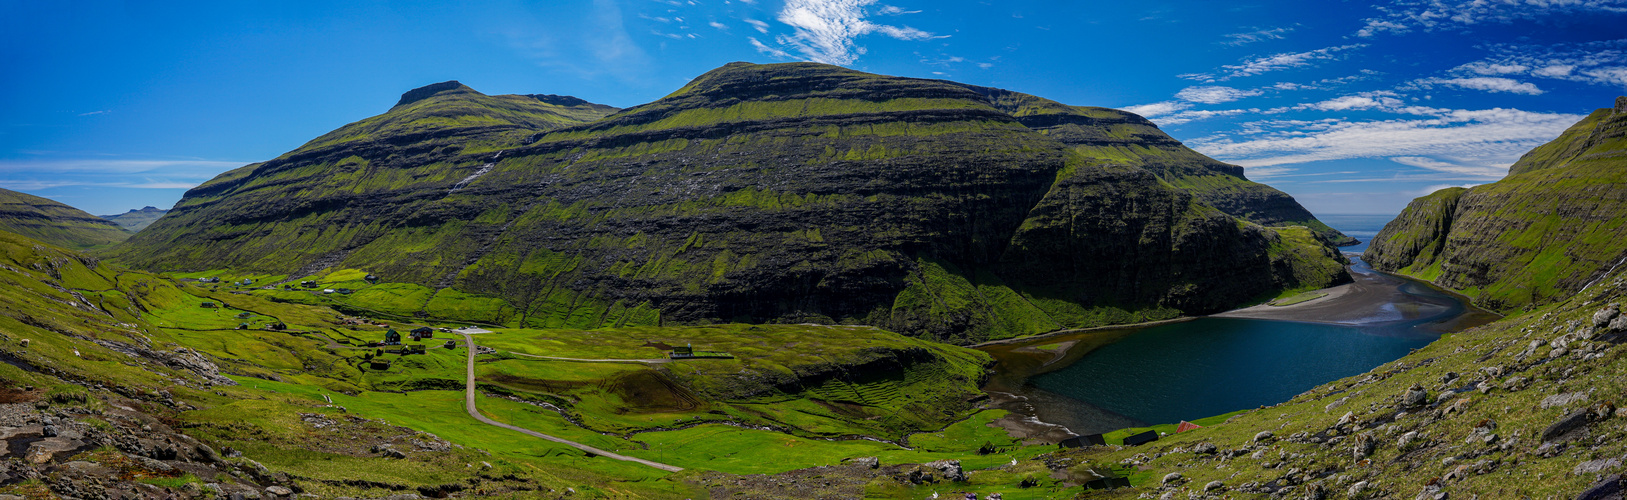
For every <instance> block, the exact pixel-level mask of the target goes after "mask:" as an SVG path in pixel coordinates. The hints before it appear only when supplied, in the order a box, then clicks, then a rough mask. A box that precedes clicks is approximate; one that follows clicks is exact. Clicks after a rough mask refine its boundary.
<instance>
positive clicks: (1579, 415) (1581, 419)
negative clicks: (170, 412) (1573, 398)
mask: <svg viewBox="0 0 1627 500" xmlns="http://www.w3.org/2000/svg"><path fill="white" fill-rule="evenodd" d="M1591 419H1592V412H1591V411H1589V410H1581V411H1575V412H1571V414H1569V415H1565V416H1563V417H1560V418H1559V420H1557V421H1554V423H1553V424H1550V425H1549V426H1548V428H1547V429H1543V430H1542V442H1544V443H1548V442H1553V441H1557V440H1559V439H1560V438H1563V437H1565V435H1566V434H1570V433H1571V431H1574V430H1576V429H1580V428H1582V427H1584V426H1586V425H1587V424H1588V422H1589V421H1591Z"/></svg>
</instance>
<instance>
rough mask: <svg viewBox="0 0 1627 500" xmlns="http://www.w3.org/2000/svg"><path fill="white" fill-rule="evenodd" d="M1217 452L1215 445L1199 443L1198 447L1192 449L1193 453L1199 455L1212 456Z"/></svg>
mask: <svg viewBox="0 0 1627 500" xmlns="http://www.w3.org/2000/svg"><path fill="white" fill-rule="evenodd" d="M1215 451H1216V449H1215V444H1214V443H1198V445H1197V446H1193V447H1192V453H1197V454H1199V455H1212V454H1214V453H1215Z"/></svg>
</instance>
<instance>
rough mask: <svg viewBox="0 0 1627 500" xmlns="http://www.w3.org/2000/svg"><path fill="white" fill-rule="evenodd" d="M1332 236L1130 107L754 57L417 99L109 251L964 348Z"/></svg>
mask: <svg viewBox="0 0 1627 500" xmlns="http://www.w3.org/2000/svg"><path fill="white" fill-rule="evenodd" d="M1268 226H1277V227H1268ZM1330 238H1334V239H1342V238H1344V237H1343V235H1340V234H1337V233H1336V232H1334V231H1332V230H1331V229H1328V228H1326V226H1325V225H1322V224H1321V223H1320V222H1317V221H1316V220H1315V219H1314V217H1312V216H1311V215H1310V214H1309V213H1307V212H1305V211H1304V209H1303V208H1301V207H1299V206H1298V204H1297V203H1294V202H1293V201H1292V199H1291V198H1289V197H1287V196H1286V195H1284V194H1282V193H1281V192H1278V191H1275V190H1272V189H1270V188H1269V187H1265V186H1262V185H1259V184H1255V183H1252V182H1249V181H1247V180H1246V179H1244V178H1243V177H1242V175H1241V172H1240V171H1239V169H1238V168H1237V167H1232V166H1228V165H1225V164H1221V163H1219V162H1215V161H1213V160H1210V159H1207V158H1204V157H1202V156H1201V155H1199V154H1197V153H1195V152H1192V151H1190V150H1188V149H1186V148H1184V147H1182V146H1181V145H1180V143H1179V142H1177V141H1174V140H1173V139H1171V138H1169V136H1167V135H1165V134H1163V133H1162V132H1160V131H1158V130H1157V128H1156V127H1155V126H1153V125H1152V124H1151V123H1150V122H1148V121H1146V120H1145V119H1142V118H1140V117H1137V116H1135V115H1132V114H1129V113H1125V112H1122V111H1115V110H1110V109H1105V108H1086V107H1074V106H1065V105H1062V104H1059V103H1055V102H1053V101H1049V100H1045V99H1041V98H1038V97H1034V96H1028V95H1024V94H1018V93H1014V92H1008V91H1002V90H997V89H988V88H982V87H973V86H967V85H963V84H958V83H954V82H947V81H940V80H919V79H911V78H897V77H887V76H881V75H874V74H868V73H861V72H857V71H852V70H847V69H844V68H840V67H835V66H828V65H819V64H804V63H793V64H774V65H754V64H746V63H734V64H730V65H727V66H724V67H722V68H719V69H716V70H713V71H711V72H709V73H706V74H704V75H701V76H700V77H698V78H696V79H695V80H694V81H692V82H690V83H689V84H688V85H686V86H684V87H683V88H681V89H679V90H678V91H676V92H674V93H672V94H671V95H669V96H667V97H665V98H662V99H660V100H658V101H655V102H652V103H649V104H645V105H642V106H637V107H634V108H630V109H626V110H620V111H617V110H615V109H613V108H608V107H605V106H598V105H593V104H588V103H585V102H583V101H580V100H577V99H573V98H565V97H558V96H486V95H483V94H480V93H478V92H475V91H474V90H472V89H469V88H468V87H464V86H462V85H458V84H456V83H455V82H449V83H445V84H437V85H432V86H429V87H425V88H422V89H417V90H414V91H411V92H408V93H407V94H406V95H404V96H403V97H402V100H401V103H399V104H397V105H396V106H395V107H394V108H392V109H391V110H390V111H389V112H387V113H385V114H383V115H379V116H376V117H373V118H369V119H366V120H363V121H360V122H357V123H353V124H350V125H346V126H345V127H342V128H340V129H339V130H336V131H334V132H331V133H329V134H326V135H324V136H322V137H319V138H317V139H315V140H313V141H311V142H310V143H307V144H306V145H304V146H302V147H300V148H299V149H297V150H294V151H292V152H289V153H287V154H285V155H283V156H281V157H279V158H276V159H273V160H270V161H266V162H263V163H257V164H253V165H249V166H246V167H243V168H240V169H237V170H234V171H231V172H227V173H225V174H222V175H221V176H219V177H217V178H215V179H213V180H210V181H209V182H207V183H204V184H203V185H201V186H198V187H197V188H195V189H193V190H191V191H189V192H188V193H187V195H186V196H185V198H183V199H182V200H181V202H180V203H178V204H177V205H176V206H175V208H174V209H172V211H171V213H170V214H168V215H167V216H166V217H164V218H163V219H161V220H159V221H158V222H156V223H154V224H153V225H152V226H150V227H149V228H148V229H147V230H144V231H142V232H141V233H140V234H139V235H137V236H136V237H134V238H133V239H132V240H130V241H129V242H128V243H126V244H124V245H121V246H120V247H119V248H117V249H116V250H115V251H114V252H113V254H112V255H113V256H114V257H115V258H116V259H118V260H120V261H123V262H126V263H129V264H132V265H135V266H138V267H142V268H149V269H165V270H204V269H219V268H231V269H236V270H243V271H259V272H266V273H271V274H284V273H292V274H293V275H295V276H302V275H305V274H309V273H311V272H316V271H319V270H321V269H324V268H329V269H340V268H350V269H366V270H368V271H369V272H372V273H375V274H377V275H379V276H381V277H382V278H383V279H384V280H385V281H389V282H394V283H400V284H403V286H402V287H401V288H400V289H399V290H398V291H399V294H400V295H401V296H402V297H416V298H415V299H412V300H402V301H396V303H395V304H394V305H393V306H392V307H395V308H396V309H395V310H391V311H389V312H393V313H398V314H411V313H422V312H424V311H426V310H431V309H435V307H431V305H432V304H437V303H444V302H446V301H449V300H462V298H463V297H466V296H467V294H476V295H484V296H492V297H501V298H502V299H504V300H505V301H506V305H504V306H503V307H502V308H500V311H499V312H496V313H494V315H493V317H491V318H490V320H492V321H496V322H503V323H510V324H524V325H531V326H539V327H560V326H570V327H583V328H587V327H598V326H615V325H628V324H646V323H650V322H655V321H660V322H679V323H706V322H719V321H743V322H779V321H783V322H799V323H800V322H816V323H832V322H841V323H867V324H872V325H878V326H884V327H888V328H890V329H894V330H898V331H904V332H909V333H915V334H930V335H932V336H935V337H937V338H940V339H949V340H954V341H957V342H970V341H977V340H984V339H990V338H1003V337H1011V336H1017V335H1023V334H1032V333H1040V332H1044V331H1050V330H1055V329H1058V328H1063V327H1078V326H1093V325H1100V324H1107V323H1123V322H1132V321H1139V320H1147V319H1162V318H1168V317H1173V316H1176V315H1179V314H1182V313H1189V314H1190V313H1206V312H1212V311H1217V310H1221V309H1225V308H1228V307H1232V306H1236V305H1239V304H1241V303H1244V302H1247V301H1250V300H1254V299H1258V298H1263V297H1268V296H1272V295H1276V294H1279V293H1281V292H1282V291H1284V290H1290V289H1298V288H1312V287H1320V286H1325V285H1328V284H1331V283H1335V282H1338V281H1341V280H1344V279H1348V276H1347V275H1345V273H1344V271H1343V268H1342V265H1341V261H1342V258H1341V257H1340V256H1339V255H1338V254H1337V252H1336V251H1335V250H1334V249H1333V248H1332V247H1331V246H1329V245H1328V241H1329V239H1330ZM296 270H297V272H296ZM403 302H404V303H403Z"/></svg>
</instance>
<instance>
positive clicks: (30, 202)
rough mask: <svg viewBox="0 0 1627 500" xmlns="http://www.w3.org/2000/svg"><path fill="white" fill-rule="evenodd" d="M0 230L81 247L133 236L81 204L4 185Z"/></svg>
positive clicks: (69, 246)
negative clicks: (35, 194) (47, 197)
mask: <svg viewBox="0 0 1627 500" xmlns="http://www.w3.org/2000/svg"><path fill="white" fill-rule="evenodd" d="M0 231H9V232H12V233H16V234H20V235H24V236H28V237H30V238H34V239H37V240H40V241H44V242H47V243H51V244H53V245H60V246H64V247H68V248H74V249H79V250H85V249H92V248H103V247H107V246H110V245H112V244H114V243H118V242H120V241H124V239H125V238H129V237H130V233H129V232H126V231H125V230H124V229H121V228H120V227H119V226H118V225H116V224H114V223H112V222H109V221H107V220H104V219H102V218H100V217H96V216H94V215H91V214H88V213H85V212H84V211H82V210H79V209H77V208H73V207H70V206H67V205H63V204H61V203H57V202H55V201H51V200H48V199H45V198H41V197H38V196H34V195H30V194H24V193H19V192H16V191H11V190H7V189H0Z"/></svg>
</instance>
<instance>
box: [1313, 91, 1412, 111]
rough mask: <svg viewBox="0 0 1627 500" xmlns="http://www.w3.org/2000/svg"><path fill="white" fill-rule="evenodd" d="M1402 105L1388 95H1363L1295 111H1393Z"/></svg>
mask: <svg viewBox="0 0 1627 500" xmlns="http://www.w3.org/2000/svg"><path fill="white" fill-rule="evenodd" d="M1401 105H1402V102H1401V99H1399V98H1397V97H1396V96H1395V95H1393V94H1390V93H1387V92H1386V93H1363V94H1356V95H1347V96H1340V97H1335V98H1333V99H1328V100H1326V101H1322V102H1315V103H1310V104H1301V105H1299V106H1295V107H1294V108H1295V109H1314V110H1317V111H1356V110H1364V109H1395V108H1398V107H1400V106H1401Z"/></svg>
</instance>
